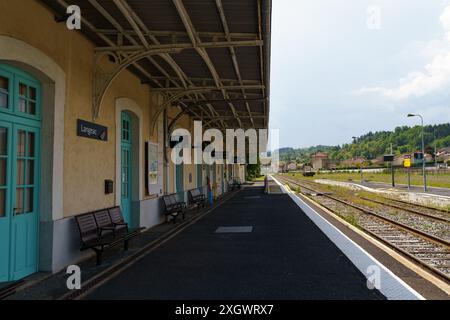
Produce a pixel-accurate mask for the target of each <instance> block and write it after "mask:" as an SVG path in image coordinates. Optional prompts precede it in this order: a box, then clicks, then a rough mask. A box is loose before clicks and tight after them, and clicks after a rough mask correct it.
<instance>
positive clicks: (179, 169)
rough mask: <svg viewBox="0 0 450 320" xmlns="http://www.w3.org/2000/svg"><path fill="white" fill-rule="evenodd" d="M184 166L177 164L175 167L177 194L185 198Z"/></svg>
mask: <svg viewBox="0 0 450 320" xmlns="http://www.w3.org/2000/svg"><path fill="white" fill-rule="evenodd" d="M183 180H184V179H183V164H177V165H176V166H175V192H176V193H178V195H179V196H180V197H183V191H184V181H183Z"/></svg>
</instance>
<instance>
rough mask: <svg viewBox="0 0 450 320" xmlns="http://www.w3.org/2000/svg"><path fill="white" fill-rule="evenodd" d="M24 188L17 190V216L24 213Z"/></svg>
mask: <svg viewBox="0 0 450 320" xmlns="http://www.w3.org/2000/svg"><path fill="white" fill-rule="evenodd" d="M23 193H24V190H23V188H17V189H16V206H15V210H14V211H15V214H21V213H23Z"/></svg>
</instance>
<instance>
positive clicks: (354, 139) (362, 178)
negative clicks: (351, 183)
mask: <svg viewBox="0 0 450 320" xmlns="http://www.w3.org/2000/svg"><path fill="white" fill-rule="evenodd" d="M352 139H353V143H356V137H352ZM361 159H362V156H361ZM360 173H361V184H362V183H364V176H363V162H361V164H360Z"/></svg>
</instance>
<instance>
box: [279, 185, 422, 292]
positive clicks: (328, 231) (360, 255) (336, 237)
mask: <svg viewBox="0 0 450 320" xmlns="http://www.w3.org/2000/svg"><path fill="white" fill-rule="evenodd" d="M272 179H273V180H274V181H275V182H276V183H277V184H278V185H279V186H280V187H281V189H282V190H283V192H284V193H287V194H288V195H289V196H290V197H291V199H292V200H293V201H294V202H295V203H296V204H297V205H298V206H299V207H300V208H301V209H302V210H303V212H305V214H306V215H307V216H308V217H309V218H310V219H311V220H312V221H313V222H314V224H316V225H317V226H318V227H319V229H320V230H321V231H322V232H323V233H324V234H325V235H326V236H327V237H328V238H329V239H330V240H331V241H333V243H334V244H335V245H336V246H337V247H338V248H339V249H340V250H341V251H342V252H343V253H344V254H345V255H346V256H347V258H349V259H350V261H351V262H352V263H353V264H354V265H355V266H356V267H357V268H358V270H359V271H360V272H361V273H362V274H363V275H364V276H365V277H366V278H368V277H369V276H370V274H368V273H367V268H369V267H370V266H373V265H377V266H378V267H379V268H380V279H381V280H380V288H379V291H380V292H381V293H382V294H383V295H384V296H385V297H386V298H387V299H388V300H425V298H424V297H423V296H422V295H420V294H419V293H418V292H417V291H416V290H414V289H413V288H411V287H410V286H409V285H408V284H407V283H405V282H404V281H403V280H402V279H400V278H399V277H398V276H396V275H395V274H394V273H393V272H392V271H391V270H389V269H388V268H387V267H386V266H384V265H383V264H382V263H381V262H379V261H378V260H377V259H375V258H374V257H373V256H372V255H371V254H369V253H368V252H367V251H366V250H364V249H363V248H361V246H359V245H358V244H357V243H355V242H354V241H353V240H351V239H350V238H349V237H347V236H346V235H345V234H344V233H343V232H342V231H340V230H339V229H338V228H336V227H335V226H334V225H332V224H331V223H330V222H329V221H327V220H326V219H325V218H324V217H322V216H321V215H320V214H319V213H317V212H316V211H315V210H314V209H313V208H311V207H310V206H309V205H308V204H307V203H306V202H304V201H303V200H302V199H300V198H299V197H297V196H296V195H295V194H294V193H293V192H291V191H289V190H287V189H286V188H285V187H284V185H282V184H281V183H280V182H279V181H278V180H277V179H275V178H274V177H272Z"/></svg>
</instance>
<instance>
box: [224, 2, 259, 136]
mask: <svg viewBox="0 0 450 320" xmlns="http://www.w3.org/2000/svg"><path fill="white" fill-rule="evenodd" d="M216 6H217V10H218V11H219V15H220V20H221V21H222V26H223V30H224V31H225V37H226V39H227V41H228V42H230V43H231V35H230V30H229V28H228V22H227V18H226V16H225V10H224V9H223V5H222V0H216ZM229 50H230V55H231V60H232V61H233V67H234V71H235V72H236V76H237V79H238V81H239V84H240V85H242V76H241V71H240V69H239V63H238V61H237V57H236V52H235V50H234V47H233V46H230V47H229ZM242 95H243V96H244V98H247V96H246V94H245V90H244V89H242ZM245 107H246V108H247V112H248V115H249V116H250V120H251V122H252V125H253V128H254V127H255V122H254V120H253V118H252V113H251V111H250V106H249V104H248V102H245Z"/></svg>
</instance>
